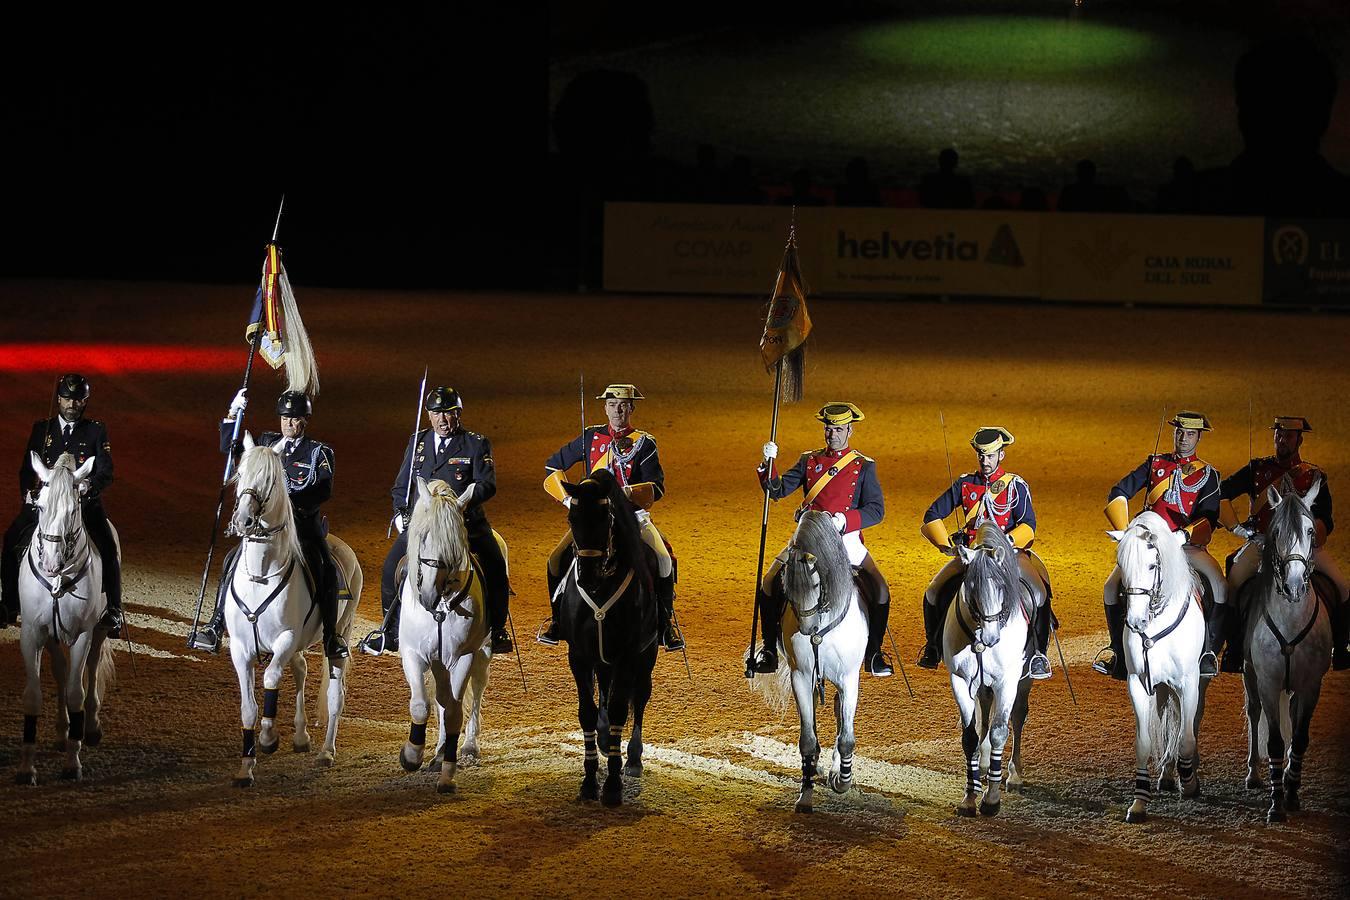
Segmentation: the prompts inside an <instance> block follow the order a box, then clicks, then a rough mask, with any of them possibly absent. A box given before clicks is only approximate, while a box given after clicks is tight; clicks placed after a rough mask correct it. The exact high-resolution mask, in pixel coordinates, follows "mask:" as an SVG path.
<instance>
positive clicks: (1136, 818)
mask: <svg viewBox="0 0 1350 900" xmlns="http://www.w3.org/2000/svg"><path fill="white" fill-rule="evenodd" d="M1125 821H1126V822H1129V823H1130V824H1131V825H1138V824H1139V823H1140V822H1147V821H1148V813H1146V812H1144V811H1143V810H1139V811H1138V812H1135V811H1134V810H1130V811H1128V812H1127V813H1125Z"/></svg>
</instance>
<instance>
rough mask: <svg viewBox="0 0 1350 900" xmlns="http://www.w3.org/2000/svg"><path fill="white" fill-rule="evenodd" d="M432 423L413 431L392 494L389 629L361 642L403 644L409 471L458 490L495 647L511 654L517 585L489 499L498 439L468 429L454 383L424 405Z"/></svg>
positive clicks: (378, 646) (386, 586) (384, 602)
mask: <svg viewBox="0 0 1350 900" xmlns="http://www.w3.org/2000/svg"><path fill="white" fill-rule="evenodd" d="M422 405H423V407H424V408H425V409H426V411H427V418H428V419H429V420H430V421H431V427H430V428H428V429H426V430H425V431H420V432H418V433H417V434H415V435H413V437H412V439H411V440H409V441H408V447H407V449H406V450H404V451H403V463H402V465H400V466H399V470H398V476H397V477H396V478H395V479H394V487H393V489H392V490H391V491H390V495H391V496H392V497H393V500H394V515H395V516H396V517H397V522H398V531H399V535H398V539H397V540H396V541H394V546H392V547H390V548H389V555H388V556H386V557H385V559H384V571H383V572H382V573H381V577H380V604H381V606H382V607H383V610H384V613H385V626H384V630H383V632H379V631H377V632H375V633H373V634H371V635H370V636H369V637H367V638H366V639H365V640H364V641H362V642H361V650H362V651H363V652H365V653H370V654H373V655H379V654H380V653H382V652H384V651H385V650H391V651H392V650H397V649H398V611H397V610H395V611H394V612H393V613H392V614H391V613H390V612H389V611H390V609H391V608H392V607H393V606H394V604H396V603H398V584H397V575H398V564H399V562H400V561H401V560H402V559H403V558H404V557H405V556H406V555H407V553H408V537H407V533H406V531H405V529H406V528H407V527H408V521H409V518H410V517H411V514H412V507H413V506H414V505H415V504H416V503H417V483H416V481H415V480H414V481H413V483H412V486H411V489H410V488H409V483H408V482H409V475H410V474H412V475H420V476H421V477H422V478H424V479H426V480H427V481H432V480H434V479H440V480H441V481H444V482H445V483H446V484H448V485H450V487H451V488H452V489H453V490H454V492H455V494H456V495H458V496H459V498H460V502H461V503H464V504H465V506H464V528H465V530H466V531H467V532H468V537H469V549H470V550H471V551H472V553H473V555H474V556H475V557H476V558H477V559H478V565H479V566H480V567H481V568H482V570H483V580H484V587H485V588H486V589H487V594H486V597H485V599H486V600H487V608H488V618H489V620H490V622H489V624H490V626H491V632H492V652H493V653H510V652H511V651H512V650H513V649H515V647H514V645H513V644H512V643H511V636H510V634H508V633H507V630H506V619H507V616H508V614H509V612H510V608H509V602H510V596H511V586H510V584H509V582H508V579H507V574H506V559H505V558H504V557H503V556H502V550H501V547H500V546H498V544H497V538H496V536H495V535H494V534H493V533H492V525H491V523H489V522H488V517H487V513H486V512H484V510H483V504H484V503H486V502H488V501H489V500H491V499H492V497H493V495H495V494H496V493H497V469H496V467H495V466H494V464H493V461H492V442H491V441H489V440H488V439H487V438H485V437H483V436H482V435H481V434H476V433H474V432H472V431H466V430H465V429H464V427H463V426H462V425H461V424H460V416H461V415H462V414H463V412H464V403H463V401H462V400H461V399H460V396H459V392H458V391H456V390H455V389H454V388H447V387H436V388H432V390H431V391H429V392H428V393H427V396H426V401H425V402H424V403H423V404H422Z"/></svg>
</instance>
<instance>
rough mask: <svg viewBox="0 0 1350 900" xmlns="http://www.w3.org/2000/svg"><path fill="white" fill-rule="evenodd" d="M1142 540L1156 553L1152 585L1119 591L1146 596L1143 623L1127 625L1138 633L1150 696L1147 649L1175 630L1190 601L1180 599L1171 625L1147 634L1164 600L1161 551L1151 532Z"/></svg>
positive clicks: (1151, 694) (1161, 609)
mask: <svg viewBox="0 0 1350 900" xmlns="http://www.w3.org/2000/svg"><path fill="white" fill-rule="evenodd" d="M1144 542H1145V543H1146V544H1148V548H1149V549H1150V550H1152V551H1154V552H1155V553H1157V554H1158V559H1157V562H1155V563H1154V564H1153V587H1152V588H1150V589H1149V590H1144V589H1143V588H1124V587H1122V588H1121V593H1122V594H1123V595H1124V596H1126V597H1131V596H1140V597H1148V618H1147V619H1145V620H1144V623H1143V625H1141V626H1140V627H1138V628H1135V627H1134V626H1133V625H1129V626H1128V627H1129V629H1130V630H1131V631H1133V632H1134V633H1135V634H1137V635H1139V641H1140V643H1141V644H1142V645H1143V648H1144V654H1143V655H1144V671H1143V672H1142V673H1140V680H1141V682H1142V684H1143V685H1144V693H1146V694H1148V695H1149V696H1150V697H1152V696H1153V691H1154V688H1153V669H1152V667H1151V666H1150V665H1149V659H1148V651H1150V650H1152V649H1153V647H1154V645H1156V644H1157V643H1158V641H1160V640H1162V639H1163V638H1165V637H1167V636H1168V635H1169V634H1171V633H1172V632H1173V631H1176V629H1177V626H1179V625H1180V624H1181V620H1182V619H1184V618H1186V613H1187V612H1189V611H1190V608H1191V601H1190V600H1189V599H1188V600H1184V601H1182V604H1181V613H1180V614H1179V615H1178V616H1177V617H1176V619H1174V620H1173V622H1172V624H1171V625H1168V626H1167V627H1166V628H1164V629H1163V630H1162V631H1160V632H1158V633H1157V634H1155V635H1153V636H1152V637H1150V636H1149V635H1148V626H1149V625H1150V624H1151V623H1152V622H1153V620H1154V619H1155V618H1157V616H1158V613H1160V612H1162V611H1163V607H1164V605H1165V602H1164V598H1163V595H1162V551H1161V550H1160V549H1158V542H1157V540H1156V539H1155V538H1154V536H1153V534H1152V532H1148V537H1146V538H1144Z"/></svg>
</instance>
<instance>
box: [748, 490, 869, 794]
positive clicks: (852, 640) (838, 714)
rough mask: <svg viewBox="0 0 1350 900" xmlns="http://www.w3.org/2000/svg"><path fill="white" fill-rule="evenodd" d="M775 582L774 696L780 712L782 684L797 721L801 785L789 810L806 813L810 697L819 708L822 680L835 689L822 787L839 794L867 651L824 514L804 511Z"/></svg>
mask: <svg viewBox="0 0 1350 900" xmlns="http://www.w3.org/2000/svg"><path fill="white" fill-rule="evenodd" d="M782 578H783V590H784V594H785V595H786V597H787V609H786V610H785V611H784V617H783V637H782V639H781V640H782V648H783V654H784V656H785V658H786V659H787V667H786V668H783V669H779V673H780V675H779V677H778V679H777V685H778V690H777V694H778V696H781V697H783V703H784V705H786V697H785V694H786V692H785V691H783V690H782V688H783V687H785V684H784V682H786V681H787V680H788V679H789V678H790V679H791V683H792V694H793V697H794V698H795V700H796V702H797V714H798V717H799V718H800V719H801V733H800V739H799V742H798V746H799V748H800V750H801V757H802V780H801V793H800V794H799V795H798V797H797V807H796V809H797V812H804V813H809V812H811V811H812V809H813V795H814V782H813V780H812V779H813V778H814V777H815V775H816V763H817V760H818V759H819V757H820V741H819V739H818V738H817V737H816V702H817V698H819V700H820V702H824V698H825V682H827V681H828V682H830V683H831V684H833V685H834V687H835V694H834V718H835V726H836V732H837V736H836V738H835V744H834V759H833V760H832V762H831V763H830V771H829V776H828V779H827V780H828V783H829V785H830V788H831V790H833V791H834V792H835V793H837V794H843V793H846V792H847V791H848V789H849V786H850V785H851V784H852V783H853V748H854V736H853V714H854V712H855V711H856V710H857V708H858V673H859V671H860V670H861V668H862V662H863V653H864V650H865V649H866V646H867V614H866V612H865V611H864V610H863V604H862V598H861V597H860V596H859V595H858V589H857V587H856V586H855V585H854V583H853V567H852V566H851V565H850V564H849V559H848V550H847V549H845V547H844V541H843V539H842V538H841V537H840V536H839V529H838V528H836V527H835V525H834V522H833V521H831V519H830V515H829V513H824V512H819V511H815V510H812V511H809V512H807V513H805V514H804V515H803V516H802V518H801V521H800V522H799V523H798V524H797V531H796V533H795V534H794V535H793V536H792V543H791V544H789V545H788V552H787V560H786V561H785V562H784V564H783V574H782ZM771 690H772V689H771ZM770 696H771V702H772V697H773V694H772V693H771V695H770Z"/></svg>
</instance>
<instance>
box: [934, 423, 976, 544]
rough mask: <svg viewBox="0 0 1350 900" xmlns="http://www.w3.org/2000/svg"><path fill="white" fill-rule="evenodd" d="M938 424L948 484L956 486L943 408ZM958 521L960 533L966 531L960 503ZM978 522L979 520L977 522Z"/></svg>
mask: <svg viewBox="0 0 1350 900" xmlns="http://www.w3.org/2000/svg"><path fill="white" fill-rule="evenodd" d="M938 422H939V423H940V424H941V425H942V455H943V456H945V457H946V458H947V483H948V484H949V485H950V484H954V483H955V482H956V476H954V475H953V474H952V451H951V448H950V447H948V446H947V417H946V416H944V415H943V414H942V407H940V406H939V407H938ZM956 520H957V521H958V522H959V523H960V525H959V527H958V528H957V530H958V531H964V530H965V528H966V508H965V507H964V506H962V505H961V504H960V503H959V502H958V503H957V505H956ZM977 521H978V520H977Z"/></svg>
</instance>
